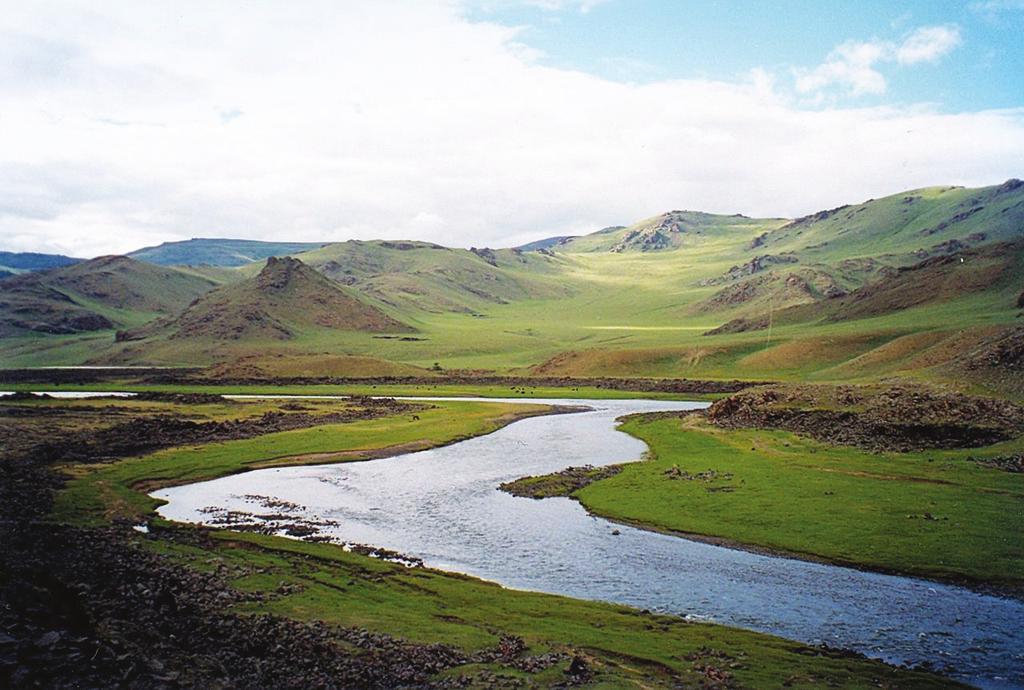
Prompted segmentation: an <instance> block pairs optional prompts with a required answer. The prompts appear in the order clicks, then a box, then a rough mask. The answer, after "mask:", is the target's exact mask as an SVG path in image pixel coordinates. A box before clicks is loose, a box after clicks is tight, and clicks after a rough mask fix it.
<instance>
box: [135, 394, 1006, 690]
mask: <svg viewBox="0 0 1024 690" xmlns="http://www.w3.org/2000/svg"><path fill="white" fill-rule="evenodd" d="M517 402H524V401H522V400H517ZM545 402H557V403H567V404H580V405H588V406H591V407H593V408H594V410H593V411H591V412H584V413H579V414H572V415H556V416H548V417H537V418H532V419H527V420H523V421H520V422H517V423H515V424H512V425H510V426H508V427H506V428H504V429H502V430H500V431H498V432H495V433H493V434H490V435H488V436H483V437H479V438H474V439H470V440H468V441H463V442H461V443H458V444H455V445H451V446H448V447H445V448H438V449H435V450H429V451H423V452H419V453H411V454H408V455H403V456H399V457H394V458H387V459H383V460H375V461H371V462H361V463H350V464H341V465H324V466H313V467H291V468H281V469H267V470H258V471H253V472H248V473H245V474H239V475H234V476H230V477H224V478H222V479H217V480H214V481H209V482H203V483H199V484H193V485H190V486H182V487H176V488H171V489H165V490H162V491H158V492H156V493H154V494H153V495H154V496H157V497H159V498H162V499H164V500H167V501H169V503H168V504H167V505H165V506H163V507H162V508H161V509H160V513H161V514H162V515H163V516H164V517H167V518H170V519H174V520H181V521H190V522H203V521H204V520H208V519H209V515H208V514H204V513H201V512H200V510H201V509H203V508H205V507H208V506H218V507H223V508H230V509H236V510H243V511H246V510H252V504H251V499H249V500H248V501H247V500H246V499H245V496H247V495H249V496H251V495H261V496H270V497H274V498H275V499H280V500H282V501H289V502H294V503H296V504H301V505H302V506H305V507H306V513H307V514H308V516H309V517H311V518H313V519H316V520H321V521H324V522H327V523H335V524H332V525H331V526H328V527H326V528H325V530H326V531H327V532H328V533H330V534H334V535H336V536H338V537H340V538H342V539H344V540H346V541H350V542H357V543H362V544H370V545H374V546H379V547H384V548H387V549H392V550H395V551H400V552H402V553H405V554H409V555H412V556H417V557H419V558H422V559H423V560H424V562H425V563H426V564H427V565H429V566H433V567H437V568H441V569H444V570H452V571H458V572H463V573H468V574H471V575H476V576H479V577H483V578H486V579H489V580H495V581H498V582H500V583H502V584H505V585H507V586H510V587H517V588H521V589H530V590H538V591H544V592H552V593H556V594H564V595H568V596H573V597H579V598H584V599H599V600H604V601H611V602H617V603H622V604H628V605H632V606H637V607H641V608H648V609H651V610H655V611H661V612H667V613H674V614H679V615H684V616H692V617H697V618H700V619H709V620H714V621H716V622H719V623H724V624H727V625H735V626H741V627H745V628H750V629H753V630H759V631H763V632H769V633H773V634H777V635H781V636H784V637H788V638H791V639H794V640H800V641H803V642H808V643H814V644H817V643H821V642H826V643H828V644H830V645H833V646H841V647H847V648H852V649H856V650H858V651H861V652H864V653H865V654H868V655H870V656H873V657H876V658H881V659H884V660H886V661H890V662H894V663H917V662H923V661H928V662H931V663H933V664H935V665H936V667H938V668H943V667H946V666H950V667H952V668H954V669H956V670H957V672H958V675H960V676H961V677H963V678H966V679H968V680H971V681H972V682H974V683H978V684H982V685H985V686H989V687H1004V686H1005V687H1019V686H1024V635H1022V633H1021V628H1020V621H1022V620H1024V602H1020V601H1017V600H1010V599H1003V598H998V597H993V596H988V595H983V594H979V593H976V592H972V591H969V590H966V589H961V588H957V587H951V586H947V585H940V584H936V583H931V582H926V581H922V580H915V579H911V578H903V577H893V576H888V575H880V574H874V573H864V572H860V571H857V570H851V569H847V568H839V567H834V566H828V565H822V564H816V563H807V562H803V561H797V560H791V559H784V558H776V557H770V556H762V555H758V554H753V553H748V552H744V551H738V550H733V549H726V548H722V547H717V546H711V545H708V544H702V543H698V542H693V541H688V540H685V539H681V538H678V537H673V536H666V535H661V534H656V533H652V532H646V531H643V530H638V529H632V528H629V527H623V526H621V525H614V524H612V523H609V522H607V521H605V520H602V519H598V518H594V517H591V516H588V515H587V513H586V512H585V511H584V510H583V509H582V507H581V506H580V505H579V504H578V503H576V502H574V501H571V500H569V499H565V498H555V499H546V500H543V501H535V500H532V499H527V498H516V497H513V496H509V495H507V494H505V493H502V492H500V491H497V490H496V487H497V486H498V484H500V483H501V482H503V481H508V480H511V479H515V478H517V477H520V476H523V475H527V474H542V473H547V472H551V471H555V470H559V469H562V468H564V467H567V466H570V465H583V464H593V465H602V464H608V463H612V462H621V461H629V460H635V459H638V458H640V457H641V455H642V453H643V452H644V450H645V446H644V444H643V443H642V442H640V441H638V440H637V439H634V438H632V437H630V436H628V435H626V434H624V433H621V432H618V431H616V430H615V422H614V420H615V418H616V417H618V416H619V415H622V414H628V413H632V412H643V411H654V410H680V409H688V408H694V407H700V406H702V404H700V403H679V402H667V401H645V400H617V401H611V400H608V401H603V400H602V401H593V400H578V401H565V400H559V401H545ZM324 450H330V449H324ZM697 466H698V467H699V466H700V465H699V463H698V465H697ZM613 530H617V531H618V532H619V534H617V535H616V534H613Z"/></svg>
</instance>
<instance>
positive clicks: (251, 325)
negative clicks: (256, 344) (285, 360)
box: [119, 257, 412, 341]
mask: <svg viewBox="0 0 1024 690" xmlns="http://www.w3.org/2000/svg"><path fill="white" fill-rule="evenodd" d="M308 329H337V330H345V331H370V332H384V331H389V332H408V331H411V330H412V329H411V328H410V327H409V326H406V325H405V324H403V323H401V322H399V321H397V320H395V319H393V318H392V317H390V316H388V315H387V314H385V313H384V312H383V311H381V310H380V309H378V308H377V307H374V306H372V305H370V304H367V303H366V302H363V301H362V300H360V299H359V298H358V297H357V296H356V295H355V294H354V293H352V292H350V291H349V289H348V288H346V287H344V286H342V285H340V284H338V283H336V282H334V281H333V280H331V279H330V278H327V277H325V276H323V275H321V274H320V273H318V272H317V271H316V270H314V269H312V268H310V267H309V266H307V265H306V264H304V263H302V262H301V261H299V260H298V259H294V258H291V257H285V258H283V259H278V258H275V257H270V258H269V259H267V264H266V266H264V267H263V270H262V271H260V273H259V274H258V275H256V276H255V277H253V278H250V279H248V280H244V281H242V282H239V283H235V284H233V285H228V286H225V287H222V288H220V289H218V290H215V291H213V292H211V293H209V294H207V295H204V296H203V297H201V298H199V299H197V300H196V301H194V302H193V303H192V304H190V305H189V306H188V308H186V309H185V311H183V312H182V313H181V314H180V315H178V316H177V317H175V318H173V319H167V320H164V321H162V322H159V323H157V324H153V325H151V326H148V327H146V328H143V329H140V330H138V331H130V332H125V333H122V334H119V340H122V341H123V340H136V339H141V338H145V337H148V336H151V335H157V334H167V335H168V336H169V337H170V338H172V339H178V340H183V339H209V340H289V339H291V338H293V337H295V335H296V334H297V333H298V332H300V331H303V330H308Z"/></svg>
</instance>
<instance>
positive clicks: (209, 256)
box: [128, 238, 324, 266]
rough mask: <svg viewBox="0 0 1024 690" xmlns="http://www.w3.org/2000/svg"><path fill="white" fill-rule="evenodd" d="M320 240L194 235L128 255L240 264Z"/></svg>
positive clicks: (165, 262)
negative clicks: (305, 240)
mask: <svg viewBox="0 0 1024 690" xmlns="http://www.w3.org/2000/svg"><path fill="white" fill-rule="evenodd" d="M323 245H324V243H323V242H259V241H257V240H230V239H203V238H194V239H191V240H183V241H181V242H164V243H163V244H160V245H157V246H155V247H144V248H143V249H138V250H136V251H134V252H131V253H130V254H128V256H130V257H132V258H135V259H139V260H140V261H148V262H149V263H153V264H160V265H162V266H244V265H245V264H249V263H253V262H255V261H263V260H264V259H267V258H269V257H271V256H287V255H289V254H297V253H299V252H304V251H308V250H310V249H316V248H317V247H322V246H323Z"/></svg>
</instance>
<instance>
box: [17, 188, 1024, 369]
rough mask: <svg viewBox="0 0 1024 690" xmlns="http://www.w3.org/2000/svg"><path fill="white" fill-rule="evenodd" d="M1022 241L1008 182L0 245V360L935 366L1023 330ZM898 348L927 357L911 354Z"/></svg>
mask: <svg viewBox="0 0 1024 690" xmlns="http://www.w3.org/2000/svg"><path fill="white" fill-rule="evenodd" d="M1022 246H1024V183H1022V182H1020V181H1019V180H1009V181H1007V182H1006V183H1004V184H1001V185H996V186H991V187H984V188H979V189H966V188H961V187H931V188H926V189H918V190H912V191H907V192H901V193H899V194H895V195H892V196H889V197H885V198H882V199H875V200H869V201H866V202H863V203H860V204H856V205H850V206H842V207H839V208H836V209H830V210H827V211H821V212H819V213H815V214H811V215H809V216H805V217H803V218H798V219H792V220H790V219H781V218H748V217H745V216H742V215H716V214H709V213H701V212H695V211H682V210H676V211H669V212H666V213H663V214H661V215H658V216H655V217H653V218H648V219H645V220H642V221H639V222H637V223H635V224H633V225H630V226H612V227H608V228H604V229H602V230H599V231H597V232H594V233H591V234H589V235H582V236H559V237H551V238H547V239H545V240H539V241H537V242H531V243H529V244H526V245H523V246H520V247H518V248H514V249H491V248H486V247H473V248H470V249H456V248H449V247H443V246H440V245H437V244H433V243H430V242H421V241H385V240H378V241H358V240H352V241H348V242H338V243H328V244H319V243H287V242H286V243H276V242H257V241H250V240H219V239H194V240H188V241H184V242H173V243H165V244H163V245H160V246H158V247H150V248H146V249H141V250H138V251H136V252H132V253H131V254H130V255H129V257H100V258H98V259H93V260H91V261H84V262H83V261H79V260H76V259H70V258H68V257H55V256H54V257H49V256H46V255H38V254H37V255H32V256H27V255H17V254H6V255H2V254H0V257H5V258H4V259H3V260H5V261H7V263H6V264H0V265H6V266H10V268H11V269H13V270H16V271H18V272H19V273H20V275H15V276H11V277H7V278H4V279H2V280H0V355H2V356H3V357H4V358H5V359H6V360H8V361H13V362H15V363H23V364H37V363H38V364H52V363H78V362H81V361H93V362H106V363H171V364H174V363H196V362H199V363H202V362H211V363H212V362H224V361H227V360H230V359H233V358H244V359H245V361H247V362H249V363H250V364H251V365H252V367H255V368H256V369H258V368H259V366H258V363H253V362H254V359H253V358H254V357H257V355H258V354H259V353H263V354H267V353H274V356H275V357H276V356H279V355H282V354H288V353H291V354H292V355H295V356H296V357H298V356H300V355H301V358H302V359H303V361H304V362H305V364H304V366H305V367H306V368H307V369H309V368H310V367H312V368H313V369H316V370H318V371H319V370H322V367H317V365H316V364H315V362H314V360H316V357H318V356H320V357H328V356H330V357H331V359H330V360H329V361H332V362H336V363H340V362H356V361H359V362H361V364H360V366H361V367H363V368H362V369H361V370H360V371H364V370H365V368H366V366H367V365H366V362H369V361H378V360H388V361H389V362H392V363H394V364H391V365H388V367H385V368H387V370H388V371H395V370H396V369H395V366H413V367H424V368H430V367H433V365H434V364H435V363H437V362H438V361H443V362H444V363H445V364H447V365H449V366H456V367H463V368H472V369H480V368H482V369H489V370H494V369H497V370H510V369H517V370H520V371H532V372H536V373H544V374H547V375H553V374H573V375H603V374H621V375H630V376H646V375H650V376H662V375H677V376H678V375H701V376H732V375H744V374H745V375H751V376H765V375H769V374H773V375H779V372H786V371H790V372H801V373H802V375H806V374H808V372H819V374H817V375H821V376H830V375H833V374H832V373H830V372H834V373H836V374H837V375H838V373H840V372H843V371H858V372H862V373H864V375H868V374H872V373H877V372H879V371H882V370H885V371H898V370H900V368H901V367H909V370H914V371H917V370H918V369H920V368H921V367H924V368H926V369H928V370H929V371H931V370H932V369H934V368H935V367H939V366H940V365H941V366H946V365H945V364H942V363H943V362H946V363H949V362H952V361H953V360H955V359H956V358H957V357H960V356H961V355H963V354H964V353H965V352H966V351H967V350H970V349H971V348H979V347H981V348H984V347H987V345H985V343H988V342H989V341H990V339H991V338H996V339H997V340H998V339H999V338H1005V337H1009V336H1006V332H1005V331H1006V329H1011V330H1012V329H1014V328H1021V326H1018V324H1021V321H1020V320H1019V319H1018V314H1020V313H1021V309H1022V308H1024V278H1022V276H1024V249H1022ZM283 256H291V257H293V259H280V260H278V259H274V258H273V257H283ZM268 259H270V260H269V261H268ZM29 271H31V272H29ZM278 283H280V284H281V285H282V286H284V287H282V288H281V289H275V288H273V286H274V285H277V284H278ZM1022 330H1024V329H1022ZM953 331H955V332H956V333H958V334H959V335H957V336H956V337H957V340H948V339H947V337H946V336H947V335H950V334H951V333H953ZM926 334H934V335H926ZM43 335H59V336H61V338H62V339H61V340H59V341H52V342H51V340H50V339H49V338H46V337H41V336H43ZM907 337H912V338H916V340H900V339H901V338H907ZM950 337H952V336H951V335H950ZM82 338H85V339H87V340H88V342H89V343H90V346H89V347H88V348H82V347H81V346H80V344H79V343H80V342H81V339H82ZM1022 340H1024V336H1022ZM1011 341H1012V339H1011ZM895 342H900V343H906V344H909V343H911V342H913V343H914V344H915V346H922V347H923V346H924V345H928V347H935V348H937V349H935V350H934V351H933V352H932V354H931V355H929V356H928V357H924V356H923V355H922V356H921V357H917V356H916V355H913V353H912V352H911V351H909V350H905V349H900V348H898V347H896V346H895V345H894V343H895ZM999 342H1001V343H1003V345H1000V347H1003V348H1004V349H1005V347H1006V345H1005V343H1006V342H1007V341H1005V339H1004V340H999ZM1012 342H1015V341H1012ZM940 343H945V345H942V346H941V347H940ZM908 347H909V345H908ZM1012 350H1013V348H1012V347H1011V351H1012ZM1021 351H1022V352H1024V345H1022V346H1021ZM317 353H319V354H317ZM1006 356H1009V355H1006ZM1006 356H1004V355H1000V357H1004V359H1005V357H1006ZM1022 357H1024V355H1022ZM360 358H362V359H360ZM368 358H369V359H368ZM373 358H377V359H373ZM1010 359H1011V360H1012V359H1013V357H1012V356H1010ZM324 361H328V360H326V359H325V360H324ZM285 366H286V365H284V364H283V363H282V361H280V360H275V363H274V367H273V370H275V371H278V370H282V367H285ZM338 366H342V365H341V364H338ZM950 366H951V365H950ZM935 371H938V370H937V369H935Z"/></svg>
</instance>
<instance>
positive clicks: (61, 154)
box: [0, 0, 1024, 256]
mask: <svg viewBox="0 0 1024 690" xmlns="http://www.w3.org/2000/svg"><path fill="white" fill-rule="evenodd" d="M1022 31H1024V0H966V1H964V2H947V1H943V0H927V1H924V0H922V1H913V2H892V1H886V2H883V1H881V0H859V1H858V2H856V3H853V2H845V3H841V2H821V1H820V0H818V1H816V2H812V1H805V0H773V1H772V2H758V1H756V0H746V1H743V2H741V1H739V0H737V1H735V2H727V1H724V0H721V1H716V0H688V1H686V2H682V1H676V0H665V1H663V2H655V1H653V0H461V1H460V0H438V1H437V2H431V1H430V0H417V1H415V2H398V1H395V2H391V1H389V0H377V1H374V2H345V1H343V0H338V1H330V2H328V1H324V2H317V1H314V0H294V1H289V2H285V1H284V0H281V1H279V2H269V1H257V0H246V1H242V0H234V1H231V0H223V1H221V2H216V3H209V2H190V1H188V0H178V1H175V2H160V1H158V0H153V1H152V2H145V3H139V2H118V1H117V0H106V1H105V2H103V3H93V2H75V1H71V0H69V1H66V2H49V1H47V0H34V1H33V2H31V3H25V2H20V1H15V0H0V249H5V250H13V251H45V252H59V253H65V254H72V255H75V256H96V255H99V254H105V253H121V252H127V251H131V250H133V249H137V248H139V247H142V246H146V245H152V244H158V243H160V242H163V241H173V240H181V239H188V238H190V237H236V238H250V239H265V240H289V241H295V240H309V241H343V240H347V239H353V238H356V239H374V238H387V239H399V238H404V239H422V240H429V241H434V242H439V243H442V244H446V245H449V246H464V247H468V246H478V247H479V246H492V247H503V246H514V245H516V244H520V243H523V242H526V241H530V240H533V239H538V238H541V237H546V236H551V235H563V234H581V233H586V232H593V231H595V230H597V229H600V228H602V227H605V226H608V225H626V224H630V223H632V222H635V221H637V220H640V219H642V218H646V217H649V216H652V215H656V214H658V213H661V212H664V211H667V210H671V209H691V210H703V211H710V212H717V213H744V214H746V215H750V216H762V217H794V216H799V215H803V214H807V213H811V212H814V211H817V210H820V209H824V208H831V207H834V206H838V205H841V204H844V203H856V202H859V201H863V200H864V199H867V198H872V197H879V196H884V195H887V194H894V193H898V192H900V191H903V190H906V189H912V188H916V187H923V186H930V185H947V184H959V185H965V186H982V185H989V184H998V183H1000V182H1002V181H1004V180H1006V179H1008V178H1010V177H1024V41H1021V40H1020V36H1021V32H1022Z"/></svg>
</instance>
